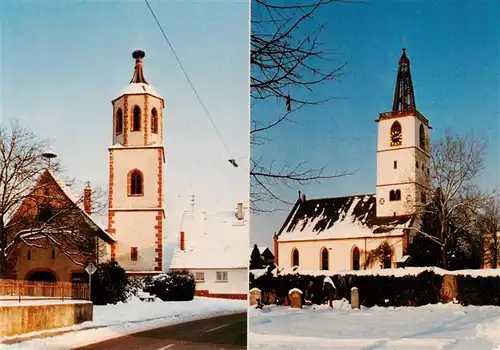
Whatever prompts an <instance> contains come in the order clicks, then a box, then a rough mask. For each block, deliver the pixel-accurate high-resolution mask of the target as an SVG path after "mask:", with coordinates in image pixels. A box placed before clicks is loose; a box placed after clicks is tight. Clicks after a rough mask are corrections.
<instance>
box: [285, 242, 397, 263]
mask: <svg viewBox="0 0 500 350" xmlns="http://www.w3.org/2000/svg"><path fill="white" fill-rule="evenodd" d="M384 241H387V242H388V243H389V245H390V246H391V248H392V251H393V255H392V263H393V267H395V262H396V261H397V259H399V258H401V257H402V255H403V239H402V237H375V238H366V239H365V238H356V239H338V240H323V241H320V240H318V241H297V242H279V243H278V244H279V254H278V260H279V261H278V266H280V267H291V266H292V251H293V249H294V248H295V249H298V251H299V267H300V268H301V269H305V270H320V269H321V265H320V264H321V250H322V249H323V248H324V247H325V248H326V249H328V252H329V255H328V256H329V259H328V270H329V271H340V270H351V269H352V255H351V254H352V250H353V249H354V247H358V249H359V251H360V266H361V269H363V263H364V261H365V252H367V251H370V250H373V249H375V248H377V247H378V246H379V245H380V244H381V243H382V242H384ZM371 268H372V269H379V268H380V266H377V265H376V266H372V267H371Z"/></svg>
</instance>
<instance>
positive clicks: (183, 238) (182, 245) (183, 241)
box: [180, 231, 186, 250]
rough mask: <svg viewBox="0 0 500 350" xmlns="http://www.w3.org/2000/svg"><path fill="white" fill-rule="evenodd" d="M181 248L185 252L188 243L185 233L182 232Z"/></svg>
mask: <svg viewBox="0 0 500 350" xmlns="http://www.w3.org/2000/svg"><path fill="white" fill-rule="evenodd" d="M180 248H181V250H185V249H186V241H185V233H184V231H181V238H180Z"/></svg>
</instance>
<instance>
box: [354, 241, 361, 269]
mask: <svg viewBox="0 0 500 350" xmlns="http://www.w3.org/2000/svg"><path fill="white" fill-rule="evenodd" d="M359 266H360V265H359V248H358V247H356V246H354V247H353V248H352V269H353V270H359Z"/></svg>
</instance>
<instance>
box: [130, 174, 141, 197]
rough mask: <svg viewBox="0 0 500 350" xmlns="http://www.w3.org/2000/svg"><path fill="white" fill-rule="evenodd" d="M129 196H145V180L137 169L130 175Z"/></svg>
mask: <svg viewBox="0 0 500 350" xmlns="http://www.w3.org/2000/svg"><path fill="white" fill-rule="evenodd" d="M128 177H129V178H128V182H129V196H139V195H142V194H143V190H144V188H143V186H144V179H143V177H142V173H141V172H140V171H139V170H137V169H135V170H132V171H131V172H130V173H129V176H128Z"/></svg>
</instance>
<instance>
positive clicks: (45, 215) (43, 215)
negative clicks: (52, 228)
mask: <svg viewBox="0 0 500 350" xmlns="http://www.w3.org/2000/svg"><path fill="white" fill-rule="evenodd" d="M53 211H54V209H53V208H52V206H51V205H50V204H47V205H44V206H42V207H40V210H39V211H38V220H40V221H43V222H47V221H49V220H50V219H51V218H52V215H53Z"/></svg>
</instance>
